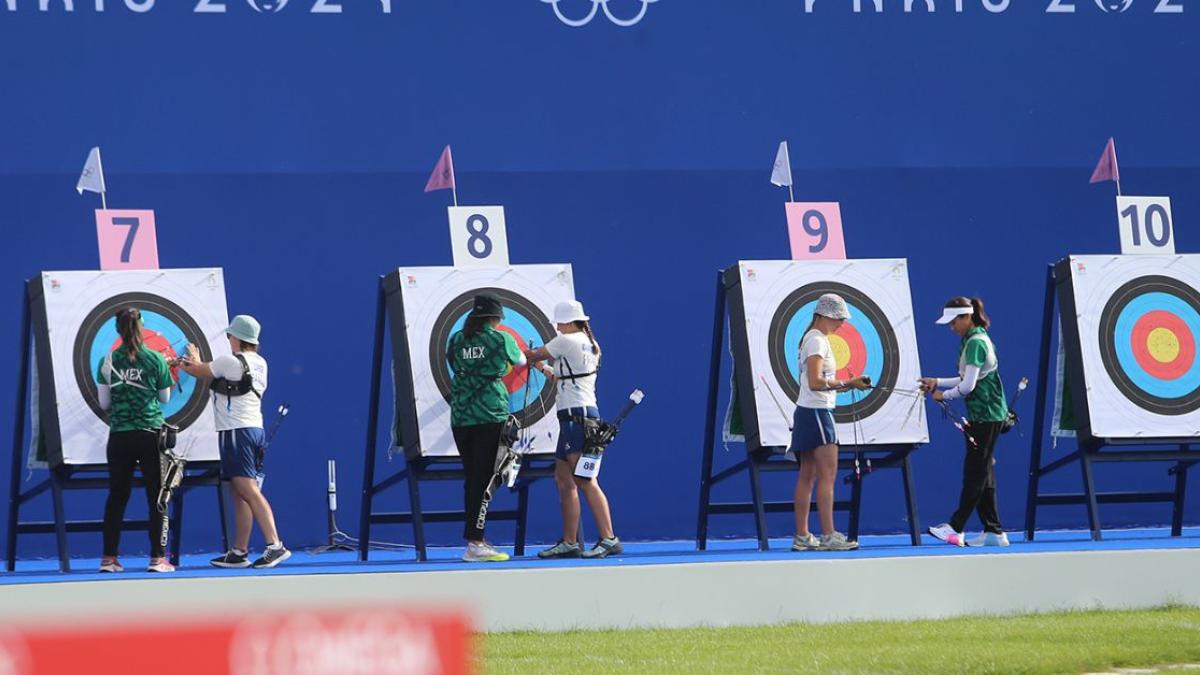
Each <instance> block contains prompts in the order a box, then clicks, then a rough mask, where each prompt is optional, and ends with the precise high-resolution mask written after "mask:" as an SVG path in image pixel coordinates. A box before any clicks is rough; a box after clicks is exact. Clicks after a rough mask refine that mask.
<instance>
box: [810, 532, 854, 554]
mask: <svg viewBox="0 0 1200 675" xmlns="http://www.w3.org/2000/svg"><path fill="white" fill-rule="evenodd" d="M856 548H858V542H857V541H851V540H849V539H847V538H846V535H844V534H842V533H841V532H830V533H829V534H823V535H821V545H820V546H819V550H821V551H853V550H854V549H856Z"/></svg>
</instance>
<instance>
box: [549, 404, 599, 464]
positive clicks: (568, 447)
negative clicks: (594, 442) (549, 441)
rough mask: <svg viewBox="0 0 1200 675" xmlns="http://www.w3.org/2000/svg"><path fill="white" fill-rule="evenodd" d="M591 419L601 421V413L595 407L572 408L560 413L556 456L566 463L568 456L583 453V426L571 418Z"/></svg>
mask: <svg viewBox="0 0 1200 675" xmlns="http://www.w3.org/2000/svg"><path fill="white" fill-rule="evenodd" d="M572 416H575V417H590V418H592V419H595V420H598V419H600V411H599V410H597V409H596V407H595V406H590V405H589V406H587V407H586V408H570V409H568V410H559V411H558V447H557V448H555V450H554V456H555V457H557V458H559V459H561V460H563V461H566V459H567V456H568V455H578V454H580V453H581V452H583V425H582V424H579V423H578V422H574V421H572V420H571V417H572Z"/></svg>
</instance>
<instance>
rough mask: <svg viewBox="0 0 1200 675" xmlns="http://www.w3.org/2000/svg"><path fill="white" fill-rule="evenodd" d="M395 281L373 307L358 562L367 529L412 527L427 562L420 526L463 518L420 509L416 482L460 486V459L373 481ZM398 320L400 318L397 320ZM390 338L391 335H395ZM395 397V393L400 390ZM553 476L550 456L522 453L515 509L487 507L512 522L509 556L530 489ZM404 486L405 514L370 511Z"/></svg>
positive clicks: (520, 546) (423, 462) (433, 461)
mask: <svg viewBox="0 0 1200 675" xmlns="http://www.w3.org/2000/svg"><path fill="white" fill-rule="evenodd" d="M395 283H396V280H393V278H392V277H390V276H389V277H381V278H380V281H379V295H378V301H377V303H376V307H375V344H374V349H373V353H372V357H371V390H370V397H369V402H368V405H369V407H368V410H367V439H366V456H365V458H364V461H363V492H362V509H361V512H360V516H359V531H358V532H359V534H358V559H359V560H364V561H365V560H367V559H368V555H369V546H370V540H371V526H372V525H395V524H408V523H411V524H412V527H413V544H414V547H415V548H416V552H417V560H420V561H425V560H427V559H428V558H427V555H426V540H425V523H427V522H428V523H454V522H457V523H461V522H463V521H464V520H465V519H466V512H465V511H461V510H455V511H426V510H424V509H423V508H422V506H421V483H424V482H430V481H443V482H444V481H455V482H457V483H458V484H459V485H461V481H463V480H464V479H465V477H466V474H465V472H464V471H463V469H462V461H461V460H460V459H459V458H458V457H415V458H414V457H407V456H406V458H405V468H403V469H401V470H400V471H398V472H396V473H394V474H392V475H390V476H388V477H386V478H384V479H383V480H380V481H379V482H378V483H376V482H375V458H376V453H377V451H378V441H379V406H380V385H381V379H382V376H383V350H384V334H385V331H386V330H387V299H388V295H389V294H392V293H399V292H400V289H399V287H398V286H396V287H393V286H394V285H395ZM401 319H402V317H401ZM394 337H395V336H394ZM396 366H397V373H398V375H399V376H403V377H410V376H411V373H410V372H409V368H410V367H409V365H408V364H407V363H398V364H396ZM397 395H400V394H399V392H398V393H397ZM553 477H554V456H553V455H548V456H544V457H543V456H537V455H527V456H525V457H524V458H523V460H522V465H521V473H520V477H519V478H518V479H517V483H516V485H515V486H514V487H513V490H514V491H515V492H516V493H517V508H516V509H515V510H513V509H507V510H502V509H489V510H488V514H487V519H488V522H489V523H491V522H494V521H515V522H516V538H515V544H514V553H515V554H516V555H518V556H521V555H524V554H525V533H526V529H525V525H526V522H527V516H528V514H529V486H530V485H531V484H533V483H534V482H536V481H537V480H538V479H540V478H553ZM401 482H404V483H405V484H406V485H407V486H408V501H409V510H408V511H407V512H385V511H376V510H375V498H376V497H377V496H378V495H380V494H381V493H383V492H385V491H386V490H387V489H388V488H391V487H393V486H395V485H397V484H398V483H401Z"/></svg>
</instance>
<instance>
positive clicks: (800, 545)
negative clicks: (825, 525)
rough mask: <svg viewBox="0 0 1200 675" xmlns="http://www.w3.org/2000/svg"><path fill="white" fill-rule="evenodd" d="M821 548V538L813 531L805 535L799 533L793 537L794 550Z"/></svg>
mask: <svg viewBox="0 0 1200 675" xmlns="http://www.w3.org/2000/svg"><path fill="white" fill-rule="evenodd" d="M819 548H821V540H820V539H817V537H816V535H814V534H813V533H812V532H809V533H808V534H806V535H804V536H803V537H801V536H800V535H798V534H797V535H795V536H793V537H792V550H793V551H815V550H817V549H819Z"/></svg>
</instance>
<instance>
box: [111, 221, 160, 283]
mask: <svg viewBox="0 0 1200 675" xmlns="http://www.w3.org/2000/svg"><path fill="white" fill-rule="evenodd" d="M96 240H97V241H98V242H99V244H100V269H102V270H156V269H158V235H157V233H156V231H155V228H154V212H153V211H146V210H141V211H134V210H118V209H107V210H105V209H96Z"/></svg>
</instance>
